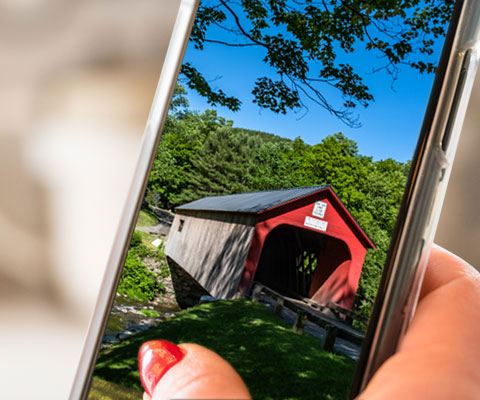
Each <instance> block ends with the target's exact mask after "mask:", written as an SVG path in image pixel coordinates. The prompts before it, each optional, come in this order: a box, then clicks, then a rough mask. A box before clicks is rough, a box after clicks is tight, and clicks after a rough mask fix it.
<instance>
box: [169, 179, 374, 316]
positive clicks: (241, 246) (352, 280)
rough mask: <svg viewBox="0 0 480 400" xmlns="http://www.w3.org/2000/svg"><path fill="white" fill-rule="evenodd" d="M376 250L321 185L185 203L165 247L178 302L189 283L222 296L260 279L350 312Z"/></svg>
mask: <svg viewBox="0 0 480 400" xmlns="http://www.w3.org/2000/svg"><path fill="white" fill-rule="evenodd" d="M374 248H375V247H374V245H373V243H372V242H371V240H370V239H369V238H368V237H367V235H366V234H365V233H364V232H363V230H362V229H361V228H360V226H359V225H358V223H357V222H356V221H355V219H354V218H353V217H352V215H351V214H350V213H349V212H348V210H347V209H346V208H345V206H344V205H343V204H342V202H341V201H340V199H339V198H338V197H337V195H336V194H335V193H334V191H333V190H332V188H331V187H330V186H329V185H322V186H308V187H299V188H293V189H282V190H273V191H265V192H251V193H242V194H234V195H228V196H215V197H206V198H203V199H200V200H197V201H194V202H191V203H188V204H185V205H182V206H180V207H178V208H177V209H176V215H175V219H174V221H173V224H172V227H171V229H170V233H169V235H168V240H167V243H166V248H165V252H166V255H167V259H168V261H169V265H170V269H171V271H172V280H173V283H174V287H175V291H176V295H177V299H179V297H180V298H182V296H185V295H186V296H187V297H188V295H191V294H190V293H186V292H188V291H189V290H190V289H189V286H188V284H186V283H185V281H186V280H191V281H192V280H193V281H194V282H195V284H196V285H197V287H198V289H200V291H203V292H204V293H208V294H210V295H212V296H215V297H220V298H232V297H234V296H236V295H237V294H239V293H247V292H248V291H249V290H250V288H251V286H252V284H253V282H254V281H258V282H260V283H263V284H264V285H266V286H268V287H271V288H272V289H274V290H276V291H278V292H280V293H283V294H286V295H289V294H290V295H292V294H294V295H297V296H301V297H308V298H310V299H312V300H313V301H315V302H317V303H320V304H327V303H328V302H330V301H335V302H337V303H339V304H340V305H341V306H343V307H345V308H348V309H351V308H352V306H353V299H354V296H355V292H356V290H357V285H358V281H359V279H360V273H361V271H362V266H363V261H364V258H365V254H366V251H367V249H374ZM192 278H193V279H192ZM180 281H182V282H180ZM180 292H183V293H180Z"/></svg>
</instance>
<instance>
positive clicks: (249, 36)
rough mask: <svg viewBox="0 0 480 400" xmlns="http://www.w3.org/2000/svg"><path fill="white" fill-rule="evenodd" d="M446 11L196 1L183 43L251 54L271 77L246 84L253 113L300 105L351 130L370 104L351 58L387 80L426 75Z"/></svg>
mask: <svg viewBox="0 0 480 400" xmlns="http://www.w3.org/2000/svg"><path fill="white" fill-rule="evenodd" d="M453 5H454V1H453V0H425V1H422V2H420V1H418V0H390V1H379V0H348V1H345V0H330V1H318V2H315V1H311V0H281V1H258V0H245V1H241V2H231V1H226V0H204V1H202V2H201V4H200V7H199V10H198V13H197V16H196V19H195V24H194V27H193V30H192V34H191V38H190V41H191V42H192V43H193V44H194V46H195V48H197V49H200V50H205V51H208V49H207V48H206V46H205V44H206V43H213V44H215V45H225V46H229V47H246V46H253V47H256V48H258V49H259V52H258V54H260V57H261V60H262V61H263V62H264V63H265V64H266V65H267V66H269V67H270V69H271V71H270V72H271V73H269V74H268V76H260V77H258V78H257V79H256V81H255V82H252V95H253V102H255V103H257V104H258V105H259V106H260V107H263V108H267V109H270V110H272V111H274V112H279V113H286V112H287V110H289V109H297V108H300V107H304V108H307V107H306V106H305V104H304V99H307V98H308V99H309V101H313V102H315V103H317V104H318V105H320V106H322V107H324V108H325V109H327V110H328V111H329V112H331V113H332V114H333V115H335V116H337V117H338V118H340V119H341V120H343V121H344V122H346V123H347V124H349V125H356V124H357V122H356V120H355V118H353V117H352V114H351V110H352V109H353V108H355V107H356V106H357V105H360V106H365V107H366V106H367V105H368V104H369V103H370V102H372V101H373V100H374V98H373V95H372V93H371V92H370V89H369V88H368V86H367V85H366V84H365V82H364V80H363V78H362V76H361V74H362V73H363V71H362V70H361V69H360V68H359V69H358V70H357V69H355V68H354V67H352V65H355V62H354V61H355V57H357V54H356V52H355V50H358V49H359V48H363V49H364V51H367V52H371V55H372V56H371V59H372V60H374V61H375V60H376V62H377V64H376V65H375V66H374V71H375V72H378V71H385V72H386V73H388V74H390V75H391V76H392V79H393V80H395V79H396V78H397V76H398V74H399V72H400V67H401V66H408V67H410V68H413V69H415V70H417V71H419V72H420V73H432V72H434V71H435V68H436V60H435V59H434V57H432V54H433V52H434V49H435V45H436V39H437V38H439V37H442V36H444V35H445V33H446V27H447V23H448V21H449V19H450V16H451V14H452V10H453ZM219 28H220V29H219ZM181 73H182V74H183V78H184V80H185V82H186V84H187V86H188V87H189V88H191V89H194V90H196V91H197V92H198V93H199V94H200V95H202V96H204V97H206V99H207V101H208V102H209V103H210V104H211V105H221V106H226V107H228V108H230V109H231V110H233V111H236V110H238V109H239V108H240V106H241V103H240V100H238V99H236V98H235V97H232V96H228V95H227V94H226V93H225V92H223V91H222V90H221V89H216V90H214V89H213V88H212V86H211V85H210V83H209V79H212V78H214V77H208V78H205V77H204V76H203V74H202V73H201V72H200V71H198V70H197V69H196V68H195V66H193V65H192V64H191V63H186V64H184V65H183V67H182V70H181ZM272 77H274V78H273V79H272ZM331 88H334V89H336V90H333V91H332V90H331Z"/></svg>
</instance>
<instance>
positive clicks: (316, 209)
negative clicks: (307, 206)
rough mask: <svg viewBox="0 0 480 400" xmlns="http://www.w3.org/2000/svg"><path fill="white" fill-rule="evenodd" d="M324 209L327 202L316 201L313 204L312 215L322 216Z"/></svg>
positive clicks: (323, 215)
mask: <svg viewBox="0 0 480 400" xmlns="http://www.w3.org/2000/svg"><path fill="white" fill-rule="evenodd" d="M325 211H327V203H325V202H323V201H316V202H315V205H314V206H313V212H312V215H314V216H315V217H318V218H324V217H325Z"/></svg>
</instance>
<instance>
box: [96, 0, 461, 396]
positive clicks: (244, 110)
mask: <svg viewBox="0 0 480 400" xmlns="http://www.w3.org/2000/svg"><path fill="white" fill-rule="evenodd" d="M402 7H403V8H402ZM452 11H453V3H451V2H445V1H434V0H425V1H420V2H378V1H362V2H358V1H337V0H331V1H325V2H320V1H319V2H316V1H309V0H304V1H303V0H299V1H293V0H282V1H261V0H258V1H257V0H255V1H224V0H205V1H202V2H201V4H200V7H199V10H198V13H197V17H196V20H195V23H194V26H193V30H192V33H191V36H190V40H189V44H188V47H187V51H186V55H185V58H184V60H183V64H182V67H181V71H180V75H179V77H178V82H177V84H176V88H175V93H174V95H173V99H172V101H171V105H170V111H169V115H168V118H167V120H166V123H165V127H164V129H163V133H162V138H161V141H160V144H159V146H158V152H157V155H156V158H155V161H154V165H153V169H152V171H151V173H150V177H149V183H148V187H147V190H146V192H145V195H144V199H143V202H142V206H141V209H140V213H139V217H138V220H137V222H136V228H135V231H134V233H133V237H132V239H131V242H130V246H129V250H128V254H127V257H126V260H125V263H124V267H123V273H122V276H121V279H120V282H119V285H118V288H117V294H116V298H115V302H114V305H113V308H112V310H111V314H110V317H109V320H108V324H107V327H106V330H105V332H104V336H103V343H102V348H101V350H100V353H99V356H98V359H97V360H96V367H95V370H94V373H93V381H92V387H91V391H90V395H89V398H92V399H96V398H98V399H99V398H102V399H108V398H111V399H116V398H128V399H130V398H131V399H142V395H143V388H142V385H141V382H140V378H139V372H138V367H137V355H138V350H139V348H140V346H141V345H142V343H144V342H146V341H149V340H155V339H164V340H168V341H171V342H173V343H177V344H178V343H197V344H200V345H203V346H206V347H208V348H209V349H212V350H214V351H215V352H217V353H218V354H220V355H221V356H222V357H224V358H225V359H226V360H227V361H228V362H229V363H230V364H231V365H232V366H233V367H234V368H235V369H236V370H237V372H238V373H239V374H240V376H241V377H242V378H243V379H244V381H245V383H246V384H247V386H248V388H249V390H250V392H251V395H252V397H253V398H254V399H299V400H303V399H345V398H346V397H347V395H348V393H349V390H350V385H351V381H352V378H353V373H354V370H355V365H356V361H357V360H358V357H359V352H360V347H361V343H362V340H363V337H364V333H365V329H366V325H367V323H368V318H369V315H370V312H371V309H372V305H373V302H374V299H375V294H376V290H377V288H378V284H379V280H380V276H381V273H382V269H383V266H384V263H385V260H386V255H387V250H388V247H389V243H390V239H391V236H392V232H393V229H394V226H395V222H396V218H397V214H398V211H399V207H400V203H401V200H402V196H403V191H404V188H405V184H406V181H407V178H408V174H409V170H410V164H411V159H412V156H413V152H414V149H415V145H416V143H417V139H418V135H419V132H420V128H421V124H422V120H423V116H424V113H425V109H426V105H427V101H428V98H429V95H430V91H431V88H432V83H433V79H434V75H435V70H436V67H437V64H438V60H439V57H440V53H441V49H442V45H443V42H444V39H445V35H446V30H447V26H448V21H449V19H450V17H451V14H452ZM102 396H103V397H102ZM121 396H124V397H121Z"/></svg>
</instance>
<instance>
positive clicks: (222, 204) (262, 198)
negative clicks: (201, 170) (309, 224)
mask: <svg viewBox="0 0 480 400" xmlns="http://www.w3.org/2000/svg"><path fill="white" fill-rule="evenodd" d="M327 187H329V185H318V186H305V187H298V188H292V189H281V190H270V191H266V192H249V193H240V194H230V195H227V196H212V197H204V198H203V199H200V200H196V201H192V202H191V203H187V204H184V205H182V206H180V207H177V210H196V211H226V212H242V213H249V214H258V213H261V212H262V211H266V210H270V209H272V208H274V207H278V206H280V205H282V204H285V203H288V202H290V201H293V200H296V199H299V198H302V197H305V196H308V195H310V194H313V193H316V192H319V191H321V190H324V189H326V188H327Z"/></svg>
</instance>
